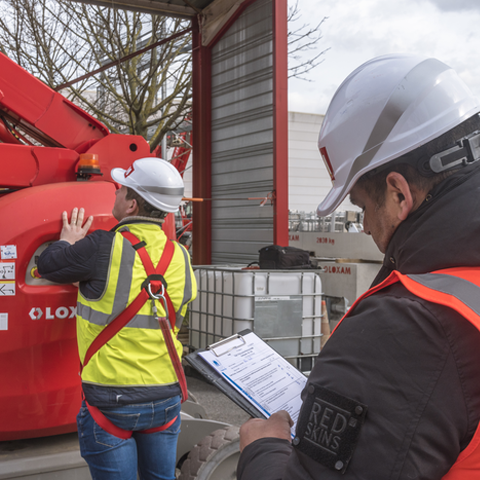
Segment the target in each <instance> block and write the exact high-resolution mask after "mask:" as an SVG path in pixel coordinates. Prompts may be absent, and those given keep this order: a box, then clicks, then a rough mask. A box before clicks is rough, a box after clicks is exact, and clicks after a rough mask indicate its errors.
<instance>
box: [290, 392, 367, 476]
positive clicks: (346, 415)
mask: <svg viewBox="0 0 480 480" xmlns="http://www.w3.org/2000/svg"><path fill="white" fill-rule="evenodd" d="M366 414H367V406H366V405H364V404H362V403H360V402H357V401H356V400H352V399H350V398H347V397H344V396H343V395H340V394H338V393H336V392H333V391H332V390H328V389H326V388H323V387H320V386H318V385H313V384H310V385H309V386H308V389H307V397H306V399H305V401H304V403H303V406H302V410H301V411H300V416H299V418H298V424H297V432H296V436H295V438H294V439H293V445H294V447H295V448H296V449H297V450H299V451H300V452H302V453H304V454H305V455H308V456H309V457H310V458H312V459H313V460H315V461H316V462H318V463H320V464H321V465H324V466H325V467H327V468H330V469H332V470H335V471H337V472H340V473H345V471H346V470H347V467H348V464H349V462H350V460H351V458H352V455H353V452H354V450H355V447H356V445H357V441H358V437H359V435H360V429H361V427H362V425H363V423H364V420H365V416H366Z"/></svg>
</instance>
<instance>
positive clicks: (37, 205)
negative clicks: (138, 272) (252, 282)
mask: <svg viewBox="0 0 480 480" xmlns="http://www.w3.org/2000/svg"><path fill="white" fill-rule="evenodd" d="M0 71H1V72H2V74H1V77H0V140H1V141H2V142H3V143H0V155H1V158H2V167H1V174H0V297H1V299H0V385H1V389H0V441H4V440H15V439H21V438H33V437H41V436H48V435H56V434H61V433H67V432H73V431H75V430H76V424H75V417H76V414H77V412H78V410H79V406H80V401H81V394H80V379H79V376H78V374H77V372H78V367H79V360H78V354H77V347H76V340H75V308H76V295H77V289H76V288H75V287H74V286H72V285H57V284H53V283H51V282H48V281H46V280H44V279H41V278H38V277H37V276H36V274H35V272H36V268H35V266H36V261H37V258H38V256H39V255H40V253H41V252H42V250H43V249H44V248H46V246H47V245H48V244H49V243H51V242H52V241H55V240H57V239H58V235H59V232H60V229H61V214H62V212H63V211H64V210H66V211H67V212H69V214H70V212H71V210H72V209H73V208H74V207H84V208H85V211H86V214H87V215H93V216H94V222H93V225H92V230H94V229H98V228H102V229H110V228H111V227H112V226H114V225H115V223H116V222H115V220H114V218H113V217H112V215H111V209H112V206H113V201H114V192H115V188H116V186H115V184H114V183H113V181H112V179H111V177H110V170H111V169H112V168H113V167H122V168H127V167H128V166H129V165H130V164H131V163H132V162H133V161H134V160H136V159H137V158H141V157H146V156H150V155H151V154H150V147H149V145H148V143H147V142H146V141H145V139H144V138H142V137H140V136H132V135H115V134H111V133H110V132H109V131H108V129H107V128H106V127H105V125H103V124H102V123H100V122H99V121H97V120H96V119H95V118H93V117H92V116H90V115H89V114H88V113H86V112H85V111H83V110H82V109H81V108H79V107H78V106H76V105H74V104H73V103H72V102H70V101H69V100H67V99H66V98H64V97H63V96H62V95H61V94H59V93H57V92H55V91H53V90H52V89H50V88H49V87H47V86H46V85H45V84H43V83H42V82H41V81H39V80H38V79H36V78H35V77H33V76H32V75H30V74H29V73H27V72H26V71H25V70H23V69H22V68H20V67H19V66H18V65H17V64H16V63H14V62H13V61H11V60H10V59H8V58H7V57H6V56H4V55H3V54H0ZM97 160H98V162H97ZM172 217H173V216H172ZM172 230H173V232H174V224H172V226H171V229H170V235H169V236H170V237H171V236H172Z"/></svg>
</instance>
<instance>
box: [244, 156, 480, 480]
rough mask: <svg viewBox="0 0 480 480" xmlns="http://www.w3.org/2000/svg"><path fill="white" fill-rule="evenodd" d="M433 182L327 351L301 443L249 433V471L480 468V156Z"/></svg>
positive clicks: (418, 473)
mask: <svg viewBox="0 0 480 480" xmlns="http://www.w3.org/2000/svg"><path fill="white" fill-rule="evenodd" d="M430 193H431V196H429V197H427V199H426V200H425V201H424V202H423V204H422V205H421V206H420V207H419V209H418V210H416V211H415V212H413V214H412V215H411V216H410V217H409V218H408V219H407V220H406V221H405V222H403V223H402V224H401V225H400V226H399V228H398V229H397V231H396V232H395V234H394V236H393V237H392V240H391V242H390V244H389V246H388V249H387V252H386V255H385V260H384V265H383V267H382V269H381V271H380V272H379V275H378V276H377V279H376V280H375V282H374V286H376V287H377V288H376V289H375V290H374V291H373V292H369V294H368V295H366V296H365V298H363V299H361V300H360V301H359V302H358V303H356V304H355V305H354V306H353V307H352V308H351V309H350V311H349V313H348V315H347V316H346V317H345V318H344V319H343V321H342V322H341V324H340V325H339V326H338V328H337V329H336V331H335V332H334V333H333V335H332V336H331V338H330V340H329V341H328V342H327V344H326V346H325V347H324V349H323V350H322V352H321V353H320V355H319V358H318V360H317V363H316V364H315V367H314V368H313V370H312V373H311V374H310V377H309V380H308V383H307V386H306V388H305V390H304V392H303V394H302V397H303V400H304V404H303V407H302V412H301V414H300V418H299V422H298V430H297V436H296V438H295V439H294V441H293V445H292V444H290V443H289V442H287V441H284V440H279V439H273V438H267V439H261V440H257V441H256V442H254V443H253V444H251V445H249V446H248V447H247V448H246V449H245V450H244V451H243V453H242V455H241V458H240V461H239V465H238V479H239V480H246V479H253V478H262V480H270V479H285V480H286V479H289V480H297V479H298V480H299V479H302V480H307V479H315V480H330V479H340V478H341V479H344V480H353V479H355V480H360V479H362V480H385V479H389V480H394V479H395V480H397V479H402V480H410V479H417V480H420V479H421V480H440V479H444V480H473V479H476V478H480V449H479V447H478V444H480V433H477V429H478V426H479V421H480V332H479V330H478V328H477V326H478V325H479V323H480V322H478V323H475V318H477V320H478V313H479V312H480V310H478V311H476V310H475V309H476V305H478V304H480V288H478V287H477V286H475V284H477V285H479V284H480V274H479V273H478V270H477V269H476V268H471V267H480V168H478V167H477V166H475V165H473V166H470V167H467V168H465V169H463V170H462V171H460V172H459V173H457V174H455V175H453V176H451V177H449V178H448V179H446V180H445V181H444V182H442V183H441V184H440V185H438V186H437V187H436V188H435V189H434V190H433V191H432V192H430ZM352 235H354V234H352ZM459 267H460V268H459ZM443 269H448V273H445V272H441V273H439V274H437V275H436V276H435V275H433V274H432V275H426V274H430V273H431V272H436V271H438V270H443ZM392 272H398V273H400V274H401V275H397V274H396V273H394V274H393V276H392V277H390V279H389V280H388V281H387V283H386V284H384V285H381V286H380V284H381V283H382V282H383V281H385V280H386V279H387V278H388V277H389V276H390V275H391V274H392ZM452 273H453V274H455V275H456V277H457V278H456V279H453V281H449V279H448V276H449V275H450V276H451V274H452ZM400 277H401V279H403V280H405V281H404V282H403V283H402V281H398V280H399V279H400ZM439 279H440V280H441V281H440V280H439ZM452 289H453V293H452ZM477 298H478V299H477ZM472 302H473V303H472ZM475 302H476V303H475ZM467 312H470V313H467ZM472 312H473V313H472ZM475 312H476V313H475ZM472 322H473V323H472Z"/></svg>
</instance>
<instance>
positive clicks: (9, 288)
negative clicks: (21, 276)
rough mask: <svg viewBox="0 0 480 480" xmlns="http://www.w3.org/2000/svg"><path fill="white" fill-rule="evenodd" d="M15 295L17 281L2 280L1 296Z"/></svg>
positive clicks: (0, 284) (0, 285)
mask: <svg viewBox="0 0 480 480" xmlns="http://www.w3.org/2000/svg"><path fill="white" fill-rule="evenodd" d="M12 295H15V282H8V281H5V280H3V281H2V280H0V297H2V296H3V297H6V296H12Z"/></svg>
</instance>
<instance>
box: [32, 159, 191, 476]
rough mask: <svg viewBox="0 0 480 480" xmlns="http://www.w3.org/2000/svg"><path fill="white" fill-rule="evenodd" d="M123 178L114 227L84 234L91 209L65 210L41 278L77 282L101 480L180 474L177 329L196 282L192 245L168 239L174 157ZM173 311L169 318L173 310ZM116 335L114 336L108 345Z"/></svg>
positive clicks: (178, 187)
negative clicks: (177, 468)
mask: <svg viewBox="0 0 480 480" xmlns="http://www.w3.org/2000/svg"><path fill="white" fill-rule="evenodd" d="M111 175H112V178H113V180H114V181H115V182H117V183H119V184H120V185H121V188H120V189H119V190H117V191H116V197H115V203H114V206H113V211H112V214H113V216H114V217H115V218H116V219H117V220H118V221H119V222H120V223H118V224H117V225H116V226H115V227H114V228H113V229H112V230H111V231H108V232H107V231H104V230H96V231H94V232H93V233H91V234H90V235H87V236H86V233H87V231H88V229H89V228H90V226H91V224H92V221H93V218H92V217H89V218H88V219H87V221H86V222H85V224H84V212H83V209H80V210H79V211H78V210H77V209H74V210H73V212H72V216H71V220H70V222H69V221H68V216H67V212H63V228H62V231H61V233H60V240H59V241H58V242H55V243H53V244H52V245H51V246H49V247H48V248H47V249H46V250H45V251H44V252H43V253H42V255H41V256H40V259H39V261H38V270H39V273H40V274H41V275H42V277H44V278H46V279H47V280H51V281H54V282H58V283H74V282H80V283H79V290H78V301H77V338H78V349H79V355H80V360H81V362H82V372H81V376H82V388H83V393H84V397H85V399H84V402H83V404H82V407H81V410H80V413H79V414H78V417H77V425H78V432H79V440H80V450H81V454H82V457H84V458H85V460H86V461H87V463H88V465H89V468H90V471H91V474H92V477H93V478H98V479H112V480H113V479H115V480H118V479H135V478H137V463H138V470H139V473H140V475H141V478H142V479H157V478H172V479H173V478H175V459H176V445H177V438H178V433H179V430H180V403H181V397H182V396H183V399H184V400H185V399H186V395H187V392H186V383H185V377H184V375H183V371H182V368H181V363H180V356H181V353H182V345H181V343H180V342H179V341H178V340H177V338H176V334H177V333H178V329H179V327H180V326H181V323H182V321H183V316H184V315H185V313H186V309H187V303H189V302H190V301H192V300H193V299H194V298H195V296H196V291H197V289H196V283H195V277H194V275H193V271H192V267H191V265H190V259H189V255H188V253H187V251H186V250H185V249H184V248H183V247H182V246H181V245H179V244H178V243H176V242H172V241H170V240H168V239H167V237H166V235H165V233H164V232H163V231H162V223H163V221H164V220H163V219H164V217H165V216H166V215H167V213H169V212H174V211H176V210H177V209H178V207H179V204H180V201H181V199H182V197H183V189H184V186H183V180H182V178H181V176H180V174H179V173H178V171H177V170H176V169H175V168H174V167H173V166H172V165H170V164H169V163H168V162H166V161H164V160H161V159H158V158H144V159H140V160H136V161H135V162H134V163H133V165H132V166H131V167H130V168H129V169H128V170H126V171H125V170H123V169H120V168H116V169H113V170H112V173H111ZM167 313H168V315H167ZM107 342H108V343H107Z"/></svg>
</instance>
